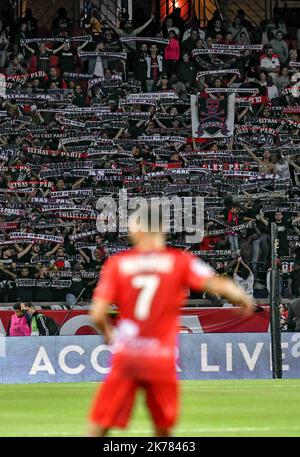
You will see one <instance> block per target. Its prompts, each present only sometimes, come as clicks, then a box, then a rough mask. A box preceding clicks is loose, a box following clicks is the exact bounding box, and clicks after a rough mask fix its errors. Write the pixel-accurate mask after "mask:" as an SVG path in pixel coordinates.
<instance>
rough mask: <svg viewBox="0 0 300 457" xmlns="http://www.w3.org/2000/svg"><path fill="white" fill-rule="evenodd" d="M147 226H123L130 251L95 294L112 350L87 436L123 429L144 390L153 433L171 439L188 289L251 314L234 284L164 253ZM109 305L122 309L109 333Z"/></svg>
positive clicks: (97, 315) (112, 265)
mask: <svg viewBox="0 0 300 457" xmlns="http://www.w3.org/2000/svg"><path fill="white" fill-rule="evenodd" d="M145 214H146V213H145ZM147 216H148V215H147ZM146 219H148V217H145V218H144V220H146ZM142 220H143V219H142ZM147 227H148V223H147V224H143V223H142V224H140V225H139V227H138V226H137V225H136V224H134V223H132V224H131V225H130V226H129V230H130V238H131V240H132V242H133V245H134V247H133V248H132V249H130V250H129V251H125V252H122V253H120V254H117V255H114V256H112V257H111V258H109V259H108V260H107V261H106V263H105V265H104V267H103V270H102V276H101V280H100V281H99V283H98V285H97V287H96V288H95V292H94V296H93V302H92V308H91V316H92V319H93V320H94V322H95V323H96V325H97V326H98V328H99V329H100V330H101V331H102V332H103V334H104V338H105V341H106V343H108V344H112V345H113V353H114V355H113V361H112V369H111V372H110V374H109V375H108V377H107V378H106V380H105V382H104V384H103V385H102V386H100V388H99V390H98V391H97V393H96V396H95V398H94V401H93V404H92V408H91V412H90V418H89V419H90V423H89V428H88V436H91V437H100V436H105V435H106V434H107V432H108V430H109V429H110V428H112V427H121V428H124V427H126V426H127V423H128V420H129V418H130V415H131V412H132V408H133V404H134V399H135V395H136V392H137V390H138V389H139V388H141V389H143V390H144V391H145V395H146V403H147V407H148V409H149V411H150V413H151V416H152V419H153V422H154V426H155V435H156V436H169V435H170V432H171V429H172V427H173V426H174V424H175V422H176V419H177V413H178V383H177V381H176V366H175V344H176V335H177V326H178V315H179V309H180V307H181V306H182V305H183V303H184V299H185V296H186V291H187V290H188V289H193V290H196V291H206V292H209V293H213V294H219V295H221V296H223V297H225V298H227V299H228V300H229V301H230V302H231V303H232V304H236V305H239V306H241V310H242V312H243V313H244V314H245V315H250V314H251V313H252V312H253V310H254V304H253V302H252V300H251V298H250V297H249V296H247V295H246V294H245V292H244V291H243V290H242V289H241V288H240V287H239V286H237V285H235V284H234V282H233V281H232V280H230V279H227V278H220V277H217V276H215V274H214V271H213V270H212V269H211V267H210V266H208V265H206V264H205V263H203V262H202V261H201V260H199V259H198V258H196V257H194V256H192V255H190V254H187V253H185V252H183V251H181V250H178V249H174V248H169V247H166V245H165V236H164V234H163V233H162V232H158V231H157V232H150V231H147ZM113 303H115V304H117V305H118V307H119V311H120V320H119V324H118V327H117V329H116V330H115V331H114V329H112V327H111V326H110V325H109V324H108V321H107V319H106V314H107V311H108V308H109V306H110V305H111V304H113Z"/></svg>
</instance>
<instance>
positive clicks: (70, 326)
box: [0, 306, 270, 336]
mask: <svg viewBox="0 0 300 457" xmlns="http://www.w3.org/2000/svg"><path fill="white" fill-rule="evenodd" d="M42 312H43V314H45V315H46V316H50V317H52V318H53V319H55V320H56V322H57V323H58V324H59V325H61V324H63V321H64V319H66V321H65V323H64V324H63V325H62V328H61V331H60V335H63V336H66V335H69V336H71V335H95V334H97V333H98V331H97V330H96V328H95V327H94V326H93V324H92V322H91V320H90V317H89V314H88V310H75V311H72V313H71V314H69V315H68V311H49V310H48V311H42ZM12 314H13V311H8V310H7V311H0V335H1V334H5V333H6V331H7V328H8V324H9V321H10V318H11V316H12ZM269 322H270V316H269V307H267V306H265V307H264V310H263V311H262V312H260V313H257V314H254V315H253V316H250V317H247V318H245V317H243V316H242V315H241V313H240V310H239V309H238V308H183V309H182V310H181V321H180V328H179V331H180V332H183V333H248V332H254V333H261V332H268V331H269Z"/></svg>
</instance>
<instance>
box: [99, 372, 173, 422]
mask: <svg viewBox="0 0 300 457" xmlns="http://www.w3.org/2000/svg"><path fill="white" fill-rule="evenodd" d="M139 388H141V389H143V390H145V393H146V403H147V407H148V409H149V410H150V413H151V415H152V419H153V421H154V423H155V425H156V426H157V427H158V428H170V427H172V426H173V425H174V424H175V422H176V419H177V414H178V384H177V382H176V381H140V380H136V379H131V378H126V377H124V376H122V377H121V376H120V377H119V378H118V377H117V376H116V375H114V377H113V378H112V377H110V376H109V377H108V378H107V380H106V381H105V382H104V384H103V385H101V386H100V387H99V388H98V391H97V393H96V395H95V398H94V401H93V404H92V408H91V412H90V420H91V421H92V422H94V423H96V424H98V425H100V426H101V427H103V428H112V427H120V428H124V427H126V426H127V424H128V420H129V419H130V416H131V413H132V409H133V406H134V400H135V395H136V392H137V390H138V389H139Z"/></svg>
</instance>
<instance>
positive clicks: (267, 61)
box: [260, 44, 280, 81]
mask: <svg viewBox="0 0 300 457" xmlns="http://www.w3.org/2000/svg"><path fill="white" fill-rule="evenodd" d="M264 51H265V53H264V54H262V55H261V56H260V69H261V70H264V71H265V72H266V73H268V74H269V75H270V76H272V78H273V81H275V80H276V79H277V77H278V75H279V71H280V60H279V57H278V55H277V54H275V53H274V51H273V47H272V46H271V45H270V44H267V45H266V46H265V49H264Z"/></svg>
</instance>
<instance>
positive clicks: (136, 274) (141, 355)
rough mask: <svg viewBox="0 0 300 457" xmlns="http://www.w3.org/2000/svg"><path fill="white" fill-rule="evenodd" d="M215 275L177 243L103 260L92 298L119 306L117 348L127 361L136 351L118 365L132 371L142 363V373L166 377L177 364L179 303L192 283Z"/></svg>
mask: <svg viewBox="0 0 300 457" xmlns="http://www.w3.org/2000/svg"><path fill="white" fill-rule="evenodd" d="M213 275H214V271H213V269H212V268H211V267H210V266H208V265H206V264H205V263H203V262H202V261H201V260H199V259H198V258H196V257H194V256H193V255H191V254H188V253H186V252H183V251H180V250H178V249H174V248H164V249H161V250H153V251H149V252H144V251H143V252H142V251H139V250H138V249H136V248H133V249H130V250H128V251H125V252H123V253H120V254H118V255H115V256H113V257H111V258H109V259H108V260H107V261H106V262H105V264H104V266H103V269H102V276H101V279H100V281H99V283H98V284H97V287H96V288H95V291H94V296H93V298H94V299H97V298H101V299H104V300H106V301H108V302H110V303H115V304H116V305H117V306H118V308H119V311H120V321H119V325H118V328H119V335H118V336H117V339H116V343H115V353H116V354H118V355H119V356H121V355H123V356H126V357H127V359H126V360H127V362H128V357H132V363H131V364H129V365H128V366H127V367H126V368H125V367H124V366H123V368H122V367H120V369H122V370H125V371H128V370H131V372H132V371H135V367H138V370H141V366H143V372H144V374H145V375H146V373H148V375H147V377H151V378H153V377H154V376H156V377H157V376H158V377H159V373H155V374H154V373H153V371H156V372H157V371H159V372H160V373H161V375H162V377H163V372H167V371H168V370H170V369H173V368H174V367H175V358H174V354H175V343H176V334H177V326H178V315H179V309H180V307H181V306H182V305H183V303H184V299H185V298H186V294H187V291H188V289H194V290H201V289H202V286H203V281H204V279H205V278H207V277H211V276H213ZM146 357H147V362H145V359H146ZM121 358H122V357H121ZM115 359H118V360H119V359H120V357H116V355H115ZM154 359H156V363H154V365H152V362H154ZM138 360H140V362H137V361H138ZM119 361H120V360H119ZM133 361H135V362H137V363H136V364H135V363H133ZM148 362H149V363H148ZM154 366H155V367H156V368H157V369H156V370H153V367H154ZM174 373H175V370H174Z"/></svg>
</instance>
